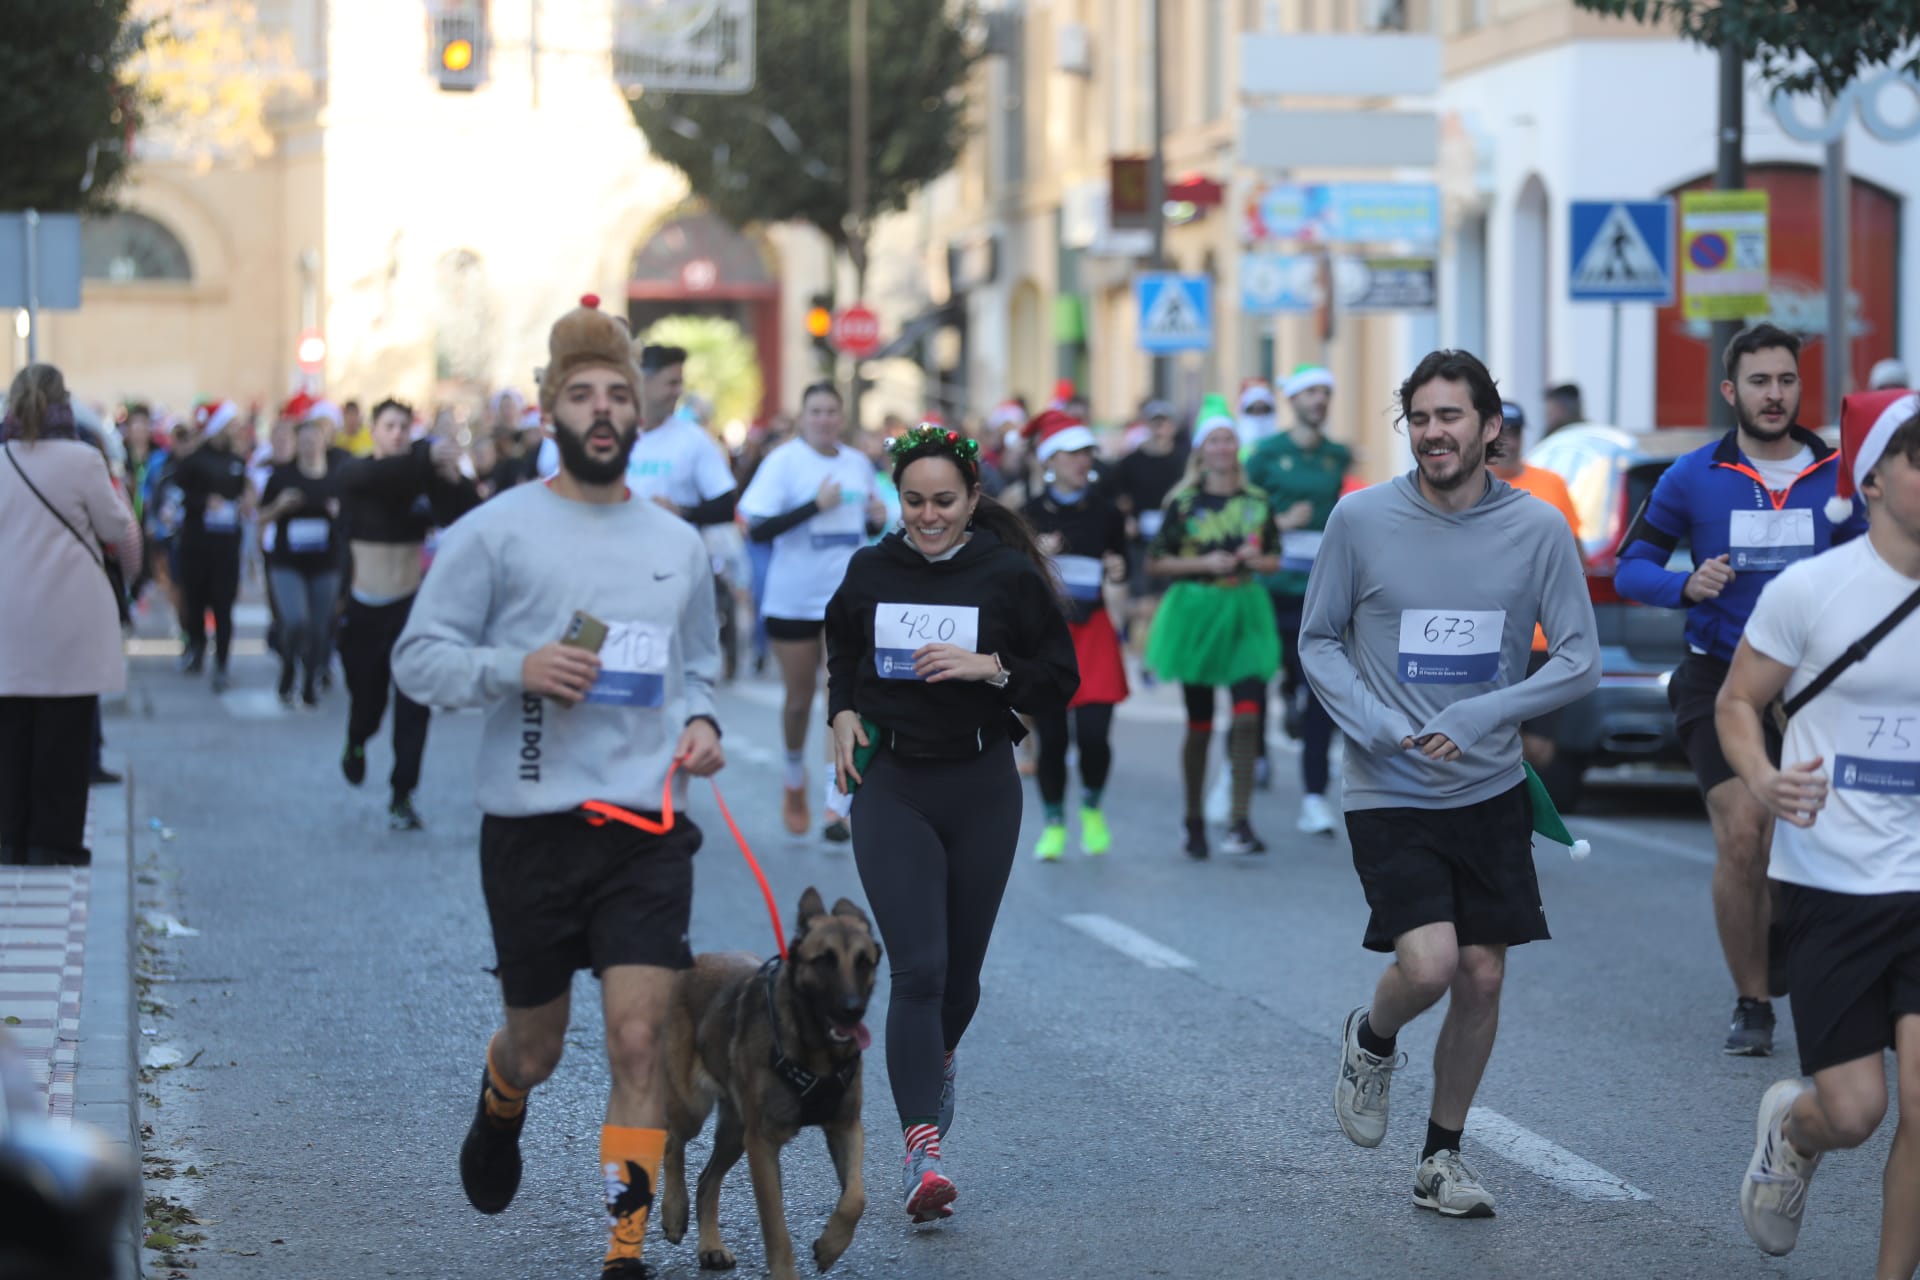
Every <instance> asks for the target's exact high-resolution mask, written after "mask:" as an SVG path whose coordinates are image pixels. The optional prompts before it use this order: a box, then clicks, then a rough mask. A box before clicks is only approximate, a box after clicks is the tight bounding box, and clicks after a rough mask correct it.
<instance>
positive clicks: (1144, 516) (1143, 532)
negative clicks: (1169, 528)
mask: <svg viewBox="0 0 1920 1280" xmlns="http://www.w3.org/2000/svg"><path fill="white" fill-rule="evenodd" d="M1166 522H1167V513H1166V512H1164V511H1162V510H1160V508H1158V507H1155V508H1154V509H1153V510H1151V511H1142V512H1141V513H1140V536H1141V537H1143V538H1146V539H1147V540H1149V541H1151V540H1152V539H1154V538H1157V537H1159V536H1160V526H1161V525H1163V524H1165V523H1166Z"/></svg>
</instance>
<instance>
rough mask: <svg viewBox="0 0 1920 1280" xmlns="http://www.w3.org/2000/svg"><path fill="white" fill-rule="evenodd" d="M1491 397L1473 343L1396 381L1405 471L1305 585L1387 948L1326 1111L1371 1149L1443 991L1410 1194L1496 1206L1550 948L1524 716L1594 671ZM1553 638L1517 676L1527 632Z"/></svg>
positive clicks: (1464, 1210) (1543, 525)
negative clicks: (1476, 1166)
mask: <svg viewBox="0 0 1920 1280" xmlns="http://www.w3.org/2000/svg"><path fill="white" fill-rule="evenodd" d="M1500 403H1501V402H1500V393H1499V391H1498V389H1497V388H1496V387H1495V386H1494V381H1493V378H1492V376H1491V375H1490V374H1489V373H1488V372H1487V370H1486V366H1484V365H1482V364H1481V363H1480V361H1479V360H1478V359H1476V358H1475V357H1474V356H1472V355H1470V354H1468V353H1467V352H1464V351H1436V352H1433V353H1432V354H1430V355H1428V356H1427V357H1426V359H1424V360H1422V361H1421V362H1420V364H1419V367H1417V368H1416V369H1415V370H1414V371H1413V373H1412V374H1411V375H1410V376H1409V377H1408V378H1407V380H1406V381H1405V382H1403V383H1402V384H1401V385H1400V416H1401V419H1402V421H1404V422H1405V423H1406V425H1407V434H1408V437H1409V439H1410V440H1411V443H1412V445H1413V452H1414V459H1415V462H1416V466H1415V467H1414V469H1413V470H1412V471H1410V472H1408V473H1407V474H1405V475H1403V476H1400V477H1398V478H1396V479H1395V480H1394V481H1393V482H1392V483H1390V484H1383V485H1377V486H1375V487H1373V488H1370V489H1366V490H1363V491H1362V492H1360V493H1356V494H1353V495H1351V496H1350V497H1347V498H1345V499H1343V500H1342V501H1341V502H1340V503H1339V505H1337V506H1336V507H1334V509H1333V516H1332V518H1331V519H1330V520H1329V521H1328V522H1327V528H1326V535H1325V537H1324V539H1323V540H1322V542H1321V545H1320V554H1319V557H1318V558H1317V559H1316V560H1315V562H1314V567H1313V576H1312V577H1311V578H1310V579H1309V580H1308V583H1307V596H1306V604H1305V617H1304V619H1303V621H1302V623H1301V628H1300V658H1301V662H1302V665H1303V666H1304V668H1305V671H1306V676H1307V680H1308V681H1309V682H1310V683H1311V684H1312V686H1313V691H1314V693H1316V694H1317V695H1318V696H1319V698H1320V701H1321V703H1322V704H1323V705H1324V706H1325V707H1326V709H1327V711H1328V713H1329V714H1330V715H1332V717H1333V720H1334V723H1335V724H1337V725H1339V727H1340V729H1341V731H1342V732H1343V733H1345V734H1346V737H1347V744H1348V745H1347V754H1346V761H1347V764H1346V778H1345V785H1344V796H1343V806H1344V808H1345V809H1346V821H1347V833H1348V835H1349V837H1350V838H1351V840H1352V843H1353V862H1354V867H1355V869H1356V870H1357V871H1358V872H1359V873H1360V882H1361V886H1362V887H1363V888H1364V889H1365V891H1366V897H1367V905H1368V907H1369V908H1371V910H1372V918H1371V919H1370V920H1369V921H1368V923H1367V932H1366V937H1365V940H1364V945H1365V946H1366V947H1367V948H1368V949H1369V950H1373V951H1391V952H1393V953H1394V962H1393V964H1391V965H1389V966H1388V968H1387V970H1386V972H1385V973H1384V974H1382V975H1381V977H1380V983H1379V986H1378V987H1377V988H1376V990H1375V992H1374V997H1373V1003H1372V1005H1371V1006H1370V1007H1362V1008H1358V1009H1355V1010H1354V1011H1353V1012H1352V1013H1350V1014H1348V1015H1347V1023H1346V1030H1345V1034H1344V1036H1343V1042H1344V1043H1343V1046H1342V1050H1341V1062H1340V1077H1339V1081H1338V1084H1337V1086H1336V1089H1335V1095H1334V1109H1335V1112H1336V1114H1337V1115H1338V1117H1339V1120H1340V1126H1341V1128H1342V1129H1344V1130H1345V1131H1346V1134H1347V1136H1348V1137H1349V1138H1351V1139H1353V1141H1354V1142H1356V1143H1358V1144H1359V1145H1360V1146H1363V1147H1376V1146H1379V1145H1380V1142H1381V1140H1382V1139H1383V1138H1385V1137H1386V1131H1387V1094H1388V1088H1389V1085H1390V1084H1391V1081H1392V1075H1393V1072H1394V1071H1395V1070H1396V1069H1398V1068H1399V1067H1401V1066H1403V1065H1405V1061H1406V1060H1405V1058H1404V1056H1396V1054H1395V1046H1394V1040H1395V1036H1396V1035H1397V1034H1398V1033H1399V1031H1400V1028H1402V1027H1404V1026H1406V1025H1407V1024H1408V1023H1409V1022H1411V1021H1412V1020H1413V1019H1414V1018H1416V1017H1418V1016H1419V1015H1420V1014H1421V1013H1423V1012H1425V1011H1426V1010H1427V1009H1429V1008H1431V1007H1432V1006H1433V1005H1434V1004H1436V1003H1437V1002H1438V1001H1439V1000H1440V998H1441V997H1442V996H1444V995H1447V994H1448V993H1449V992H1451V993H1452V997H1453V998H1452V1000H1451V1001H1450V1002H1449V1004H1448V1007H1447V1017H1446V1022H1445V1023H1444V1024H1443V1025H1442V1027H1441V1029H1440V1038H1439V1042H1438V1043H1437V1044H1436V1045H1435V1046H1434V1062H1433V1076H1434V1085H1433V1109H1432V1112H1431V1114H1430V1117H1429V1119H1428V1122H1427V1140H1426V1145H1425V1147H1424V1149H1423V1150H1422V1152H1421V1156H1420V1164H1419V1167H1418V1168H1417V1170H1416V1171H1415V1174H1414V1192H1413V1199H1414V1203H1415V1204H1417V1205H1420V1206H1421V1207H1423V1208H1428V1209H1434V1210H1437V1211H1438V1212H1440V1213H1441V1214H1444V1215H1446V1216H1449V1217H1474V1218H1481V1217H1490V1216H1492V1214H1493V1197H1492V1196H1491V1195H1490V1194H1489V1193H1488V1192H1487V1190H1486V1188H1485V1187H1484V1186H1482V1185H1481V1183H1480V1181H1479V1179H1478V1177H1476V1176H1475V1174H1474V1172H1473V1170H1472V1169H1471V1168H1469V1167H1468V1166H1467V1164H1466V1162H1465V1161H1463V1160H1462V1159H1461V1158H1460V1133H1461V1130H1462V1129H1464V1128H1465V1126H1466V1121H1467V1109H1468V1108H1469V1107H1470V1106H1471V1105H1472V1103H1473V1095H1474V1092H1475V1090H1476V1089H1478V1087H1479V1084H1480V1076H1481V1073H1482V1072H1483V1071H1485V1069H1486V1065H1487V1059H1488V1057H1489V1056H1490V1055H1491V1053H1492V1051H1493V1037H1494V1029H1495V1027H1496V1026H1497V1025H1498V1022H1499V1014H1500V985H1501V980H1502V978H1503V976H1504V974H1505V970H1506V952H1507V948H1508V947H1510V946H1517V945H1519V944H1521V943H1525V942H1533V941H1536V940H1539V939H1544V938H1546V937H1547V936H1548V934H1547V920H1546V912H1545V911H1544V909H1543V908H1542V907H1541V904H1540V886H1539V883H1538V881H1537V880H1536V879H1535V877H1534V871H1533V850H1532V837H1533V814H1532V809H1531V806H1530V804H1529V802H1528V798H1527V785H1526V781H1525V772H1524V770H1523V769H1522V766H1521V758H1520V732H1519V726H1520V724H1521V722H1522V721H1525V720H1529V719H1532V718H1534V717H1536V716H1540V715H1543V714H1545V713H1546V712H1548V711H1551V710H1553V709H1555V708H1557V707H1560V706H1563V705H1564V704H1566V703H1568V702H1571V701H1573V700H1574V699H1576V698H1578V697H1580V696H1581V695H1583V694H1585V693H1586V692H1587V691H1589V690H1591V689H1592V688H1594V686H1596V685H1597V684H1598V683H1599V682H1600V666H1599V648H1598V644H1597V641H1596V636H1595V629H1594V620H1593V605H1592V603H1591V601H1590V600H1589V599H1588V596H1587V588H1586V582H1585V579H1584V577H1583V574H1582V570H1581V565H1580V558H1579V553H1578V552H1577V551H1576V550H1575V547H1574V543H1573V540H1572V539H1571V538H1569V537H1567V527H1566V522H1565V521H1564V520H1563V519H1562V518H1561V516H1560V513H1559V512H1557V511H1555V510H1554V509H1553V508H1552V507H1551V506H1550V505H1549V504H1547V503H1544V502H1539V501H1536V500H1534V499H1533V498H1532V496H1531V495H1530V494H1528V493H1526V492H1525V491H1523V490H1520V489H1516V488H1514V487H1513V486H1512V485H1510V484H1508V483H1506V482H1505V481H1504V480H1501V479H1500V478H1498V477H1497V476H1494V475H1492V474H1491V473H1489V472H1488V470H1487V468H1486V466H1485V462H1486V458H1487V456H1488V452H1489V450H1492V449H1497V448H1498V441H1499V437H1500V425H1501V417H1500ZM1535 622H1539V623H1541V624H1543V625H1544V626H1545V628H1546V633H1547V635H1548V636H1549V637H1551V638H1552V647H1551V649H1550V651H1549V654H1548V659H1547V661H1546V663H1545V665H1544V666H1542V667H1541V668H1540V670H1538V671H1537V672H1535V673H1534V674H1533V675H1531V676H1528V675H1527V674H1526V671H1527V659H1528V654H1529V651H1530V649H1531V646H1532V643H1533V628H1534V623H1535Z"/></svg>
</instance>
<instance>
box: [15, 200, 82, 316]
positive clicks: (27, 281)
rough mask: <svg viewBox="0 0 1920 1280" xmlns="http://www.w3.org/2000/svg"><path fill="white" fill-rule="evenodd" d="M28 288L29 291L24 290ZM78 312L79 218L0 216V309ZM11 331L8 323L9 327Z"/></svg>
mask: <svg viewBox="0 0 1920 1280" xmlns="http://www.w3.org/2000/svg"><path fill="white" fill-rule="evenodd" d="M29 286H31V288H29ZM29 293H31V294H32V295H34V300H33V303H32V305H36V306H37V307H38V308H39V309H40V310H42V311H78V310H79V309H80V215H79V214H77V213H42V214H37V215H35V217H34V219H33V225H32V234H31V235H29V228H28V218H27V215H26V214H24V213H0V307H24V306H28V305H29V298H28V294H29ZM9 327H11V322H9Z"/></svg>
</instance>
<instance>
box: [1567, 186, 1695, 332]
mask: <svg viewBox="0 0 1920 1280" xmlns="http://www.w3.org/2000/svg"><path fill="white" fill-rule="evenodd" d="M1571 209H1572V215H1573V225H1572V228H1571V232H1572V234H1570V235H1569V236H1568V237H1567V244H1568V245H1569V247H1570V248H1571V250H1572V253H1571V256H1570V262H1569V264H1568V280H1567V288H1568V296H1569V297H1570V298H1571V299H1572V300H1573V301H1574V302H1651V303H1653V304H1655V305H1656V306H1662V307H1664V306H1668V305H1671V304H1672V302H1673V201H1671V200H1576V201H1574V202H1573V204H1572V206H1571Z"/></svg>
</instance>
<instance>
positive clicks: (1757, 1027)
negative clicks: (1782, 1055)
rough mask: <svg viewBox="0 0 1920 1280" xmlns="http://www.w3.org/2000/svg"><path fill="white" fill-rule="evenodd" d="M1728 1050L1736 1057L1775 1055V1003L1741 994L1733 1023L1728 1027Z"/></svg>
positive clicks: (1735, 1008)
mask: <svg viewBox="0 0 1920 1280" xmlns="http://www.w3.org/2000/svg"><path fill="white" fill-rule="evenodd" d="M1726 1052H1727V1053H1729V1054H1731V1055H1732V1056H1734V1057H1736V1058H1768V1057H1772V1056H1773V1005H1772V1004H1770V1003H1769V1002H1767V1001H1765V1000H1753V999H1749V998H1748V997H1746V996H1741V997H1740V1000H1739V1002H1738V1003H1737V1004H1735V1005H1734V1006H1733V1025H1732V1026H1730V1027H1729V1028H1728V1029H1727V1047H1726Z"/></svg>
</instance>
